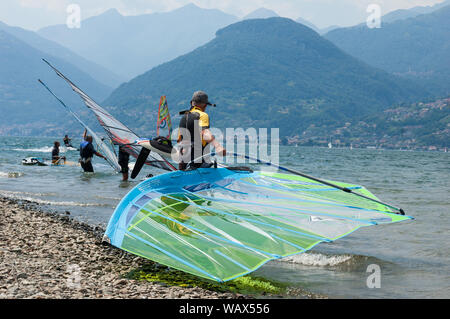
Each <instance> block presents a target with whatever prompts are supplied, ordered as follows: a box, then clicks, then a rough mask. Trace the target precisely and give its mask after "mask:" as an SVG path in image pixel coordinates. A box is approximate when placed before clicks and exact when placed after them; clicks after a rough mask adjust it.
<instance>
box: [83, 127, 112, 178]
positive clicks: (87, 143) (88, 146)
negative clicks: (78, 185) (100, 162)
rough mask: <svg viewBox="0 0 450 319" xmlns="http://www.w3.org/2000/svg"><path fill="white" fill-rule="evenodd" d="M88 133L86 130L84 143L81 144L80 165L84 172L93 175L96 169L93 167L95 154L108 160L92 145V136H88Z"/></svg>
mask: <svg viewBox="0 0 450 319" xmlns="http://www.w3.org/2000/svg"><path fill="white" fill-rule="evenodd" d="M86 133H87V131H86V130H85V131H84V134H83V142H81V144H80V157H81V158H80V164H81V168H83V171H84V172H86V173H88V172H89V173H93V172H94V167H93V166H92V158H93V157H94V154H95V155H97V156H98V157H101V158H103V159H106V157H104V156H103V155H102V154H100V153H99V152H97V151H96V150H95V149H94V145H92V136H90V135H86Z"/></svg>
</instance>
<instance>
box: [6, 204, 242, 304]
mask: <svg viewBox="0 0 450 319" xmlns="http://www.w3.org/2000/svg"><path fill="white" fill-rule="evenodd" d="M69 214H70V213H69V212H67V216H64V215H61V214H57V213H50V212H45V211H42V210H41V209H40V208H39V205H37V204H35V203H32V202H27V201H16V200H12V199H7V198H0V298H2V299H4V298H6V299H23V298H32V299H54V298H62V299H82V298H89V299H91V298H96V299H97V298H100V299H103V298H114V299H116V298H119V299H134V298H136V299H137V298H139V299H140V298H144V299H162V298H164V299H167V298H171V299H172V298H176V299H180V298H181V299H184V298H186V299H192V298H202V299H206V298H208V299H209V298H220V299H231V298H244V296H243V295H239V294H235V293H219V292H214V291H210V290H206V289H203V288H199V287H190V288H189V287H179V286H169V285H165V284H164V283H158V282H149V281H141V280H133V279H127V278H126V275H127V274H128V273H130V272H131V271H133V270H135V269H138V268H140V267H142V266H143V265H145V263H148V262H149V261H147V260H145V259H143V258H140V257H136V256H134V255H132V254H129V253H127V252H124V251H121V250H119V249H116V248H114V247H112V246H109V245H107V244H105V243H103V242H102V240H101V239H102V235H103V230H102V229H100V228H99V227H96V226H90V225H87V224H84V223H80V222H77V221H75V220H74V219H72V218H70V215H69Z"/></svg>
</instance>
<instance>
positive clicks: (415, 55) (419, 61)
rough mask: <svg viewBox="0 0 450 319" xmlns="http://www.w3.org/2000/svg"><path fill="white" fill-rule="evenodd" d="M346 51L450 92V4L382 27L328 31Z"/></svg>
mask: <svg viewBox="0 0 450 319" xmlns="http://www.w3.org/2000/svg"><path fill="white" fill-rule="evenodd" d="M325 38H326V39H328V40H330V41H332V42H333V43H334V44H336V45H337V46H338V47H340V48H341V49H342V50H344V51H345V52H348V53H349V54H351V55H353V56H355V57H357V58H359V59H361V60H363V61H364V62H366V63H368V64H370V65H373V66H375V67H378V68H381V69H383V70H385V71H387V72H390V73H394V74H398V75H402V76H404V77H407V78H411V79H416V80H420V81H421V82H422V83H424V84H425V85H427V87H428V89H430V90H431V91H433V92H434V94H435V95H444V96H445V95H447V94H449V92H450V5H448V6H445V7H443V8H441V9H439V10H436V11H434V12H432V13H429V14H423V15H419V16H417V17H414V18H409V19H404V20H399V21H396V22H392V23H389V24H386V25H384V26H383V27H382V28H379V29H369V28H368V27H367V26H357V27H352V28H344V29H338V30H333V31H331V32H329V33H327V34H326V35H325Z"/></svg>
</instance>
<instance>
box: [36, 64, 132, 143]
mask: <svg viewBox="0 0 450 319" xmlns="http://www.w3.org/2000/svg"><path fill="white" fill-rule="evenodd" d="M42 60H43V61H44V62H45V63H47V64H48V66H50V67H51V68H52V69H53V71H55V72H56V74H57V75H58V76H59V77H61V78H63V79H64V80H66V81H67V82H68V83H69V84H70V85H71V86H72V90H74V89H73V88H74V87H75V88H77V90H78V91H80V92H81V93H82V94H83V95H85V96H86V99H88V100H92V102H94V103H95V104H97V105H98V103H97V102H95V101H94V100H93V99H92V98H91V97H90V96H89V95H87V94H86V93H84V92H83V91H82V90H81V89H80V88H79V87H78V86H76V85H75V84H74V83H73V82H72V81H71V80H69V79H68V78H67V77H66V76H65V75H64V74H62V73H61V72H60V71H59V70H58V69H57V68H55V67H54V66H53V65H51V64H50V62H48V61H47V60H45V59H42ZM74 91H75V90H74ZM98 106H99V105H98ZM99 107H100V106H99ZM90 108H93V107H90ZM96 109H97V111H98V112H101V113H104V112H105V111H100V110H98V108H97V107H96ZM104 115H107V116H111V114H109V113H108V114H104ZM122 125H123V124H122ZM124 126H125V125H124ZM125 127H126V126H125ZM126 128H127V129H129V128H128V127H126ZM129 130H130V129H129ZM130 132H131V133H133V134H134V135H136V134H135V133H134V132H133V131H132V130H130ZM136 136H137V135H136Z"/></svg>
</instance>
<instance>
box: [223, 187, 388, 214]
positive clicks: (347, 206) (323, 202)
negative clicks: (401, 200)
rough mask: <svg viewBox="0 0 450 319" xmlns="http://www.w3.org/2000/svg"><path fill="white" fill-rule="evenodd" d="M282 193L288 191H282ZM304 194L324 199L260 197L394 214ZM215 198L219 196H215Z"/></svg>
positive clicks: (242, 193) (241, 193) (227, 189)
mask: <svg viewBox="0 0 450 319" xmlns="http://www.w3.org/2000/svg"><path fill="white" fill-rule="evenodd" d="M218 187H219V188H220V189H223V190H225V191H228V192H232V193H237V194H240V195H246V196H249V197H252V194H250V193H244V192H240V191H236V190H233V189H229V188H226V187H223V186H218ZM274 191H276V192H279V191H277V190H274ZM281 193H286V192H281ZM304 196H305V197H312V198H317V199H322V201H317V200H309V199H303V198H300V197H299V196H294V197H283V196H274V195H270V196H269V195H260V197H262V198H267V197H270V198H274V199H278V200H286V201H300V202H304V203H311V204H322V205H327V206H336V207H346V208H354V209H364V210H367V211H371V212H378V213H383V214H385V213H387V214H392V213H391V212H386V211H380V210H376V209H369V208H361V207H358V206H350V205H343V204H340V203H339V202H336V201H334V200H332V199H329V198H326V197H325V198H321V197H316V196H310V194H305V195H304ZM253 197H254V196H253ZM214 198H217V197H214Z"/></svg>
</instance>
